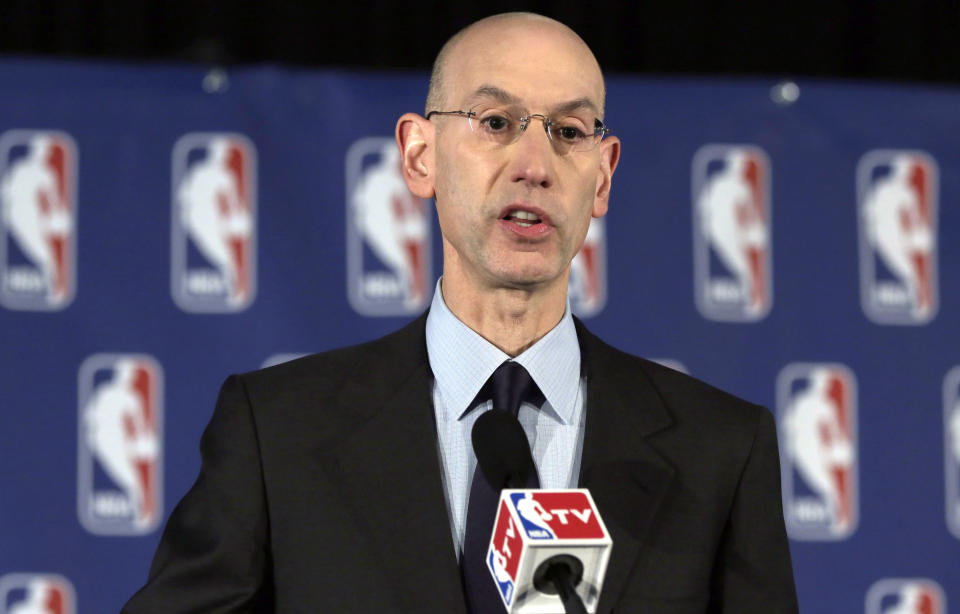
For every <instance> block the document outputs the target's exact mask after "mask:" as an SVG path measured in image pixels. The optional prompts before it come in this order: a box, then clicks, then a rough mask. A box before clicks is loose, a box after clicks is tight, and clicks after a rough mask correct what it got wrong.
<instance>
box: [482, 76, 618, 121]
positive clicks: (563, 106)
mask: <svg viewBox="0 0 960 614" xmlns="http://www.w3.org/2000/svg"><path fill="white" fill-rule="evenodd" d="M464 102H465V106H473V105H474V104H481V103H484V102H489V103H494V104H501V105H507V106H520V107H524V108H526V107H527V101H525V100H524V99H523V98H522V97H521V96H519V95H517V94H514V93H513V92H511V91H509V90H506V89H504V88H501V87H498V86H496V85H493V84H490V83H485V84H482V85H480V86H479V87H478V88H477V89H475V90H474V91H473V92H472V93H470V94H469V95H468V96H467V97H466V99H465V101H464ZM544 110H546V111H550V112H567V113H569V112H574V111H580V110H585V111H590V112H592V113H594V114H596V115H599V114H600V113H601V111H600V108H599V103H598V102H597V101H596V100H594V99H593V98H591V97H590V96H577V97H574V98H569V99H566V100H556V101H551V102H550V103H549V106H548V107H547V108H546V109H544Z"/></svg>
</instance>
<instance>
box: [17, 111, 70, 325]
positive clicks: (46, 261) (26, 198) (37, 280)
mask: <svg viewBox="0 0 960 614" xmlns="http://www.w3.org/2000/svg"><path fill="white" fill-rule="evenodd" d="M76 194H77V148H76V145H75V144H74V142H73V139H72V138H71V137H70V135H68V134H66V133H64V132H54V131H35V130H11V131H9V132H5V133H4V134H3V135H2V136H0V303H2V304H3V305H4V306H5V307H7V308H9V309H19V310H28V311H56V310H60V309H64V308H65V307H67V306H68V305H69V304H70V302H71V301H72V300H73V297H74V294H75V292H76V279H77V265H76V254H77V232H76V226H77V198H76Z"/></svg>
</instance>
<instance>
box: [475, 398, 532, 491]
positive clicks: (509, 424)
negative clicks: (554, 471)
mask: <svg viewBox="0 0 960 614" xmlns="http://www.w3.org/2000/svg"><path fill="white" fill-rule="evenodd" d="M471 439H472V440H473V451H474V453H475V454H476V455H477V465H478V466H479V467H480V471H481V472H482V473H483V477H484V478H486V480H487V482H488V483H489V484H490V486H491V487H493V488H494V490H500V489H501V488H524V487H525V486H526V484H527V478H528V477H529V476H530V475H532V472H533V471H534V467H535V466H534V464H533V457H532V456H531V455H530V443H529V442H528V441H527V435H526V433H524V432H523V427H522V426H520V421H519V420H517V418H516V417H515V416H514V415H513V414H511V413H510V412H507V411H502V410H497V409H494V410H490V411H487V412H484V413H483V415H481V416H480V417H479V418H477V421H476V422H474V424H473V431H472V433H471Z"/></svg>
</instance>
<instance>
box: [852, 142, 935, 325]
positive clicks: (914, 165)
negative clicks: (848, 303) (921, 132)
mask: <svg viewBox="0 0 960 614" xmlns="http://www.w3.org/2000/svg"><path fill="white" fill-rule="evenodd" d="M878 169H879V170H884V171H885V173H882V174H878V173H876V171H877V170H878ZM858 175H859V176H858V182H859V192H860V199H861V203H860V217H861V241H862V247H861V278H862V279H861V285H862V297H863V305H864V311H865V312H866V313H867V315H868V316H869V317H870V318H871V319H872V320H874V321H876V322H878V323H881V324H922V323H924V322H928V321H930V320H931V319H932V318H933V316H934V315H935V312H936V309H937V290H936V243H937V240H936V165H935V163H934V162H933V160H932V158H930V157H929V156H927V155H926V154H922V153H920V152H896V151H874V152H870V153H868V154H866V155H865V156H864V157H863V158H862V159H861V161H860V165H859V173H858ZM884 271H885V272H886V274H884Z"/></svg>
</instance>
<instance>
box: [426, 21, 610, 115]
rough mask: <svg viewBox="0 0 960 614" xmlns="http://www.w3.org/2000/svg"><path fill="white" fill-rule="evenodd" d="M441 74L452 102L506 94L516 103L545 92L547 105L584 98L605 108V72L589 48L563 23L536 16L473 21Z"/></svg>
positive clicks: (463, 33) (590, 103)
mask: <svg viewBox="0 0 960 614" xmlns="http://www.w3.org/2000/svg"><path fill="white" fill-rule="evenodd" d="M444 72H445V73H446V75H447V79H446V85H447V88H448V89H447V92H446V94H447V96H448V100H449V101H450V102H454V103H456V102H462V101H464V102H465V101H466V99H468V98H476V97H488V98H491V97H500V98H503V97H504V96H501V94H507V95H509V96H511V97H513V98H514V99H517V100H514V102H532V101H530V100H523V99H526V98H531V97H538V96H539V95H543V96H544V97H549V98H550V100H549V103H550V104H551V105H554V104H564V103H572V102H573V101H579V102H580V103H583V102H585V101H586V102H588V104H589V106H591V107H593V108H594V109H598V111H597V112H598V113H599V112H600V111H599V109H602V107H603V96H604V86H603V75H602V74H601V72H600V67H599V65H598V64H597V61H596V59H595V58H594V57H593V53H592V52H591V51H590V48H589V47H587V45H586V43H584V42H583V41H582V40H581V39H580V37H579V36H577V34H576V33H574V32H573V31H572V30H570V29H569V28H567V27H566V26H564V25H563V24H561V23H559V22H556V21H554V20H552V19H548V18H545V17H541V16H537V15H504V16H497V17H494V18H490V19H486V20H483V21H481V22H478V23H476V24H474V25H473V26H471V27H470V28H468V29H467V30H465V31H464V32H462V33H461V35H459V40H457V42H456V44H455V45H454V47H453V48H452V49H451V50H450V52H449V55H448V56H447V58H446V66H445V67H444ZM541 102H542V101H541Z"/></svg>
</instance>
